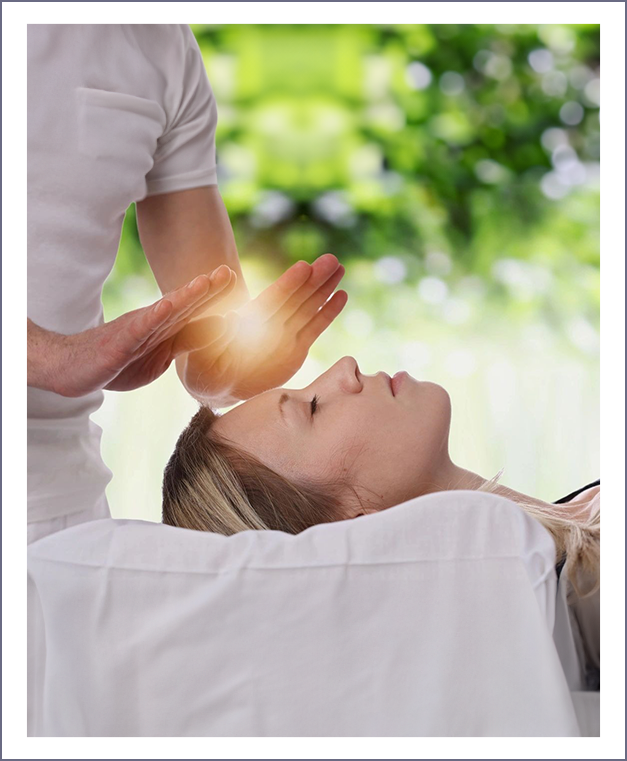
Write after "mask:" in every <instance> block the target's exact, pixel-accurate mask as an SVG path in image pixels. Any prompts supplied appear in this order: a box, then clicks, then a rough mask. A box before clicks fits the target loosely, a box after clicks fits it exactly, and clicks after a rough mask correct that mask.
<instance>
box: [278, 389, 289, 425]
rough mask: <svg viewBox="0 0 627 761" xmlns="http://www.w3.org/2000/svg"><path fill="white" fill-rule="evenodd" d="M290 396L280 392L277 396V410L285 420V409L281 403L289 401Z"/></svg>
mask: <svg viewBox="0 0 627 761" xmlns="http://www.w3.org/2000/svg"><path fill="white" fill-rule="evenodd" d="M289 401H290V397H289V394H281V396H280V398H279V412H280V413H281V417H282V418H283V419H284V420H285V410H284V409H283V405H284V404H285V402H289Z"/></svg>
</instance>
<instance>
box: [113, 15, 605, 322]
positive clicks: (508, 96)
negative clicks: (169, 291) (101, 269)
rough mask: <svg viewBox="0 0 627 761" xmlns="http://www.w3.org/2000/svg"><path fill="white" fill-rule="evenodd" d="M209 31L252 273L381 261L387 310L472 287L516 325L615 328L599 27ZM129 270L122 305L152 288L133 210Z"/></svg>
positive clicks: (244, 254)
mask: <svg viewBox="0 0 627 761" xmlns="http://www.w3.org/2000/svg"><path fill="white" fill-rule="evenodd" d="M192 29H193V31H194V34H195V35H196V38H197V40H198V43H199V46H200V49H201V51H202V54H203V57H204V60H205V63H206V68H207V72H208V76H209V80H210V82H211V85H212V88H213V91H214V93H215V97H216V100H217V104H218V113H219V123H218V130H217V136H216V142H217V160H218V178H219V186H220V190H221V193H222V196H223V198H224V201H225V204H226V206H227V209H228V211H229V215H230V218H231V221H232V224H233V228H234V230H235V235H236V240H237V243H238V249H239V252H240V256H241V258H242V259H243V260H244V261H246V259H247V258H255V259H258V260H261V261H265V262H268V263H269V265H271V268H272V267H274V270H273V271H274V272H278V271H280V270H282V269H284V268H285V267H286V266H288V265H289V264H290V263H292V262H293V261H296V260H297V259H307V260H310V261H311V260H313V259H314V258H315V257H316V256H318V255H320V254H322V253H324V252H326V251H331V252H333V253H335V254H336V255H337V256H338V258H339V259H340V260H341V261H342V262H343V263H345V264H346V265H347V267H348V268H349V271H350V268H351V266H352V265H354V264H355V263H356V262H357V261H360V262H364V261H365V262H371V263H372V266H371V268H370V269H369V270H368V272H369V273H370V275H371V278H370V279H371V280H373V283H372V284H371V285H372V287H371V288H370V289H369V291H368V298H369V299H370V300H376V299H377V298H378V295H377V294H379V296H380V297H381V298H384V297H383V296H382V295H381V294H380V292H381V293H382V291H383V289H386V290H387V291H390V290H392V291H393V290H394V289H390V288H389V286H390V285H395V286H396V285H398V284H399V283H401V282H403V283H405V284H415V283H419V282H420V280H421V278H424V277H431V278H436V279H442V280H444V281H445V282H446V283H447V287H451V288H452V287H453V286H454V284H455V283H458V282H459V281H460V279H461V278H464V277H466V276H469V275H470V276H473V277H474V278H476V279H477V280H480V281H481V284H482V286H481V287H482V289H483V290H482V293H483V295H484V298H485V299H486V301H489V302H490V303H491V304H493V305H494V306H495V307H496V308H498V309H500V310H502V313H507V312H508V310H510V311H511V310H514V311H516V310H520V309H522V310H523V311H524V315H525V317H526V318H529V317H530V316H532V314H535V316H537V317H540V318H541V319H543V320H545V321H548V322H555V323H559V313H560V311H561V310H562V309H563V308H564V309H566V311H568V312H569V313H572V312H574V311H577V312H578V313H580V314H583V315H584V316H585V317H586V318H587V319H588V320H589V321H590V322H592V323H593V324H594V325H596V324H598V307H599V281H598V268H599V184H598V176H599V109H598V106H599V26H598V25H594V24H588V25H585V24H584V25H568V26H565V25H564V26H556V25H545V26H542V25H540V26H538V25H526V24H523V25H488V24H477V25H456V24H446V25H391V24H390V25H358V24H357V25H319V26H317V25H316V26H312V25H289V24H288V25H223V26H217V25H215V26H212V25H192ZM120 253H121V255H120V257H119V262H118V265H117V266H116V269H115V270H114V273H113V274H112V277H111V278H110V280H109V282H108V283H107V286H106V288H105V303H106V301H107V299H108V300H109V302H111V301H112V300H115V298H116V294H117V293H118V291H119V289H120V287H121V284H122V282H123V280H124V279H125V278H127V277H128V275H129V274H141V273H145V272H146V271H147V265H146V262H145V259H144V257H143V254H142V252H141V247H140V245H139V241H138V237H137V231H136V226H135V221H134V210H133V209H132V208H131V209H130V210H129V214H128V215H127V220H126V223H125V226H124V232H123V236H122V243H121V252H120ZM375 265H376V266H375ZM245 272H246V270H245ZM432 285H433V283H432ZM426 287H427V291H428V284H427V286H426ZM377 288H378V289H379V290H377ZM436 288H437V284H436ZM512 297H514V298H512ZM503 310H504V311H503ZM556 315H558V316H557V317H556Z"/></svg>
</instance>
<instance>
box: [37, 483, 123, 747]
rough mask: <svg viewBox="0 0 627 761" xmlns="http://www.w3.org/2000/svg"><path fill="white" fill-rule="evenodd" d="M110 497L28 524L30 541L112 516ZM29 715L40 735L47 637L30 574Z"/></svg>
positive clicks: (103, 496)
mask: <svg viewBox="0 0 627 761" xmlns="http://www.w3.org/2000/svg"><path fill="white" fill-rule="evenodd" d="M110 517H111V513H110V511H109V505H108V503H107V498H106V497H105V495H104V494H103V495H102V497H101V498H100V500H99V501H98V502H97V503H96V505H95V506H94V507H91V508H89V509H87V510H82V511H81V512H79V513H71V514H70V515H64V516H61V517H59V518H51V519H50V520H46V521H37V522H36V523H29V524H28V532H27V543H28V544H32V543H33V542H36V541H37V540H38V539H43V538H44V537H46V536H49V535H50V534H54V533H56V532H57V531H62V530H63V529H66V528H70V526H77V525H78V524H79V523H86V522H87V521H97V520H100V519H101V518H110ZM27 610H28V618H27V655H28V663H27V690H28V693H27V701H26V703H27V719H26V733H27V736H28V737H38V736H41V735H40V727H41V726H42V724H41V722H42V715H41V711H42V699H43V686H44V677H45V671H46V640H45V632H44V622H43V612H42V609H41V604H40V602H39V597H38V595H37V590H36V588H35V585H34V584H33V582H32V581H31V579H30V577H29V578H28V580H27Z"/></svg>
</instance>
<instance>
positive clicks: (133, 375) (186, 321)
mask: <svg viewBox="0 0 627 761" xmlns="http://www.w3.org/2000/svg"><path fill="white" fill-rule="evenodd" d="M235 280H236V275H235V273H234V272H232V271H231V270H230V269H229V268H228V267H221V268H220V269H218V270H217V271H215V272H213V273H211V274H210V275H204V276H202V277H200V278H197V279H196V280H194V282H193V283H189V284H186V285H185V286H184V287H182V288H179V289H177V290H175V291H172V292H171V293H168V294H167V296H164V297H163V298H162V299H159V301H157V302H156V303H155V304H153V305H151V306H148V307H144V308H142V309H135V310H134V311H132V312H128V313H127V314H124V315H122V316H121V317H118V318H117V319H116V320H112V321H111V322H107V323H105V324H104V325H100V326H98V327H96V328H91V329H90V330H85V331H82V332H81V333H75V334H73V335H63V334H61V333H55V332H53V331H51V330H46V329H45V328H43V327H41V326H39V325H37V324H36V323H34V322H33V321H32V320H30V319H27V382H28V385H29V386H32V387H34V388H39V389H43V390H45V391H52V392H54V393H56V394H60V395H61V396H68V397H78V396H84V395H85V394H89V393H91V392H92V391H96V390H98V389H102V388H106V389H110V390H113V391H128V390H130V389H134V388H138V387H139V386H144V385H146V384H147V383H150V382H151V381H153V380H154V379H155V378H157V377H158V376H159V375H161V373H163V372H164V370H166V369H167V367H168V366H169V365H170V363H171V362H172V360H173V359H174V358H175V357H177V356H178V355H180V354H181V353H185V352H189V351H190V350H195V349H199V348H202V347H204V346H207V345H208V344H210V343H211V342H212V341H216V340H217V339H218V338H219V337H220V336H222V334H223V333H224V331H225V328H226V322H225V320H224V318H223V317H220V316H217V315H216V316H211V317H208V318H204V319H203V320H201V322H194V323H193V324H191V320H192V318H194V317H195V316H196V315H198V314H201V313H202V312H203V311H204V309H205V307H206V306H207V305H209V304H212V305H215V302H216V301H218V300H219V299H220V298H221V297H228V295H229V293H230V292H231V291H232V289H233V287H234V285H235ZM200 325H202V327H203V330H202V331H199V330H198V326H200Z"/></svg>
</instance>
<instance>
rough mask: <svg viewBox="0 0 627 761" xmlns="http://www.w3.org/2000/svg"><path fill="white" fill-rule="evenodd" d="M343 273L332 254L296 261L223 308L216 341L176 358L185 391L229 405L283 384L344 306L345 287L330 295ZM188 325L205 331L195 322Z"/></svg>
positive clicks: (205, 400)
mask: <svg viewBox="0 0 627 761" xmlns="http://www.w3.org/2000/svg"><path fill="white" fill-rule="evenodd" d="M344 271H345V270H344V267H343V266H342V265H341V264H340V263H339V262H338V260H337V258H336V257H335V256H333V254H324V256H321V257H319V258H318V259H316V261H315V262H314V263H313V265H310V264H308V263H307V262H304V261H300V262H296V264H294V265H292V266H291V267H290V268H289V269H288V270H286V272H284V273H283V274H282V275H281V277H279V278H278V279H277V280H276V281H275V282H274V283H272V285H270V286H269V287H268V288H266V290H265V291H263V292H262V293H261V294H260V295H259V296H258V297H257V298H256V299H253V300H251V301H249V302H247V303H246V304H245V305H244V306H242V307H240V308H239V309H237V311H232V312H228V313H227V314H226V315H225V316H226V319H227V322H228V329H227V331H226V332H225V334H224V335H223V336H222V337H221V338H220V339H218V340H217V341H214V342H213V343H211V344H210V345H209V346H207V347H206V348H203V349H201V350H199V351H193V352H190V353H189V354H187V355H185V356H184V357H180V358H179V359H178V360H177V365H178V372H179V376H180V378H181V380H182V381H183V384H184V385H185V387H186V388H187V390H188V391H189V392H190V393H191V394H192V395H193V396H195V397H196V398H198V399H201V400H202V401H204V402H207V403H210V404H213V405H214V406H228V405H231V404H234V403H235V402H237V401H240V400H242V399H249V398H250V397H251V396H255V395H256V394H260V393H262V392H263V391H266V390H268V389H270V388H275V387H277V386H281V385H283V384H284V383H286V382H287V381H288V380H289V379H290V378H291V377H292V376H293V375H294V373H295V372H296V371H297V370H298V369H299V368H300V367H301V365H302V364H303V362H304V361H305V358H306V357H307V353H308V351H309V348H310V346H311V345H312V344H313V342H314V341H315V340H316V338H318V336H319V335H320V334H321V333H322V332H323V330H325V329H326V328H327V327H328V326H329V325H330V324H331V323H332V322H333V320H334V319H335V318H336V317H337V315H338V314H339V313H340V312H341V311H342V309H343V308H344V305H345V304H346V301H347V299H348V294H347V293H346V291H337V292H336V293H334V294H333V296H332V297H331V298H330V299H329V296H330V294H331V293H333V291H334V289H335V287H336V286H337V284H338V283H339V282H340V280H341V279H342V277H343V275H344ZM327 299H328V301H327ZM192 326H198V330H199V332H202V331H203V330H204V327H203V325H202V321H200V320H199V321H197V322H194V323H192V324H191V325H190V326H189V327H190V328H192Z"/></svg>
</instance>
